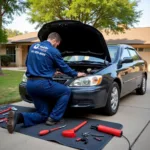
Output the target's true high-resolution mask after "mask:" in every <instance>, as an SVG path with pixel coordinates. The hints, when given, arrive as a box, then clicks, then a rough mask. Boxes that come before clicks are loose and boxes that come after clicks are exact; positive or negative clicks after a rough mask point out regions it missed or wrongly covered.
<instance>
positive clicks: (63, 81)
mask: <svg viewBox="0 0 150 150" xmlns="http://www.w3.org/2000/svg"><path fill="white" fill-rule="evenodd" d="M54 81H55V82H58V83H61V84H65V83H66V81H67V80H57V79H55V80H54Z"/></svg>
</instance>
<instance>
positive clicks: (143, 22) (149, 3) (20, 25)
mask: <svg viewBox="0 0 150 150" xmlns="http://www.w3.org/2000/svg"><path fill="white" fill-rule="evenodd" d="M137 10H142V13H143V14H142V16H141V18H140V19H139V23H137V24H135V25H134V26H135V27H150V16H149V15H150V0H140V2H139V6H138V8H137ZM27 18H28V16H27V14H22V15H21V16H14V20H13V22H12V23H11V24H9V25H7V26H5V27H6V28H8V29H16V30H19V31H20V32H25V31H28V32H34V31H38V30H39V29H35V27H36V24H31V23H29V21H28V20H27Z"/></svg>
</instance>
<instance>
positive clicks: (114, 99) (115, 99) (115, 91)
mask: <svg viewBox="0 0 150 150" xmlns="http://www.w3.org/2000/svg"><path fill="white" fill-rule="evenodd" d="M118 100H119V98H118V89H117V88H116V87H113V89H112V93H111V108H112V110H114V111H115V110H116V108H117V106H118Z"/></svg>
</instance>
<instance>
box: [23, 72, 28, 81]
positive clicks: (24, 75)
mask: <svg viewBox="0 0 150 150" xmlns="http://www.w3.org/2000/svg"><path fill="white" fill-rule="evenodd" d="M22 82H27V76H26V74H25V73H24V74H23V77H22Z"/></svg>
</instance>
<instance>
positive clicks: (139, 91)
mask: <svg viewBox="0 0 150 150" xmlns="http://www.w3.org/2000/svg"><path fill="white" fill-rule="evenodd" d="M146 88H147V80H146V76H145V75H143V78H142V82H141V86H140V87H139V88H137V89H136V93H137V94H138V95H144V94H145V93H146Z"/></svg>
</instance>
